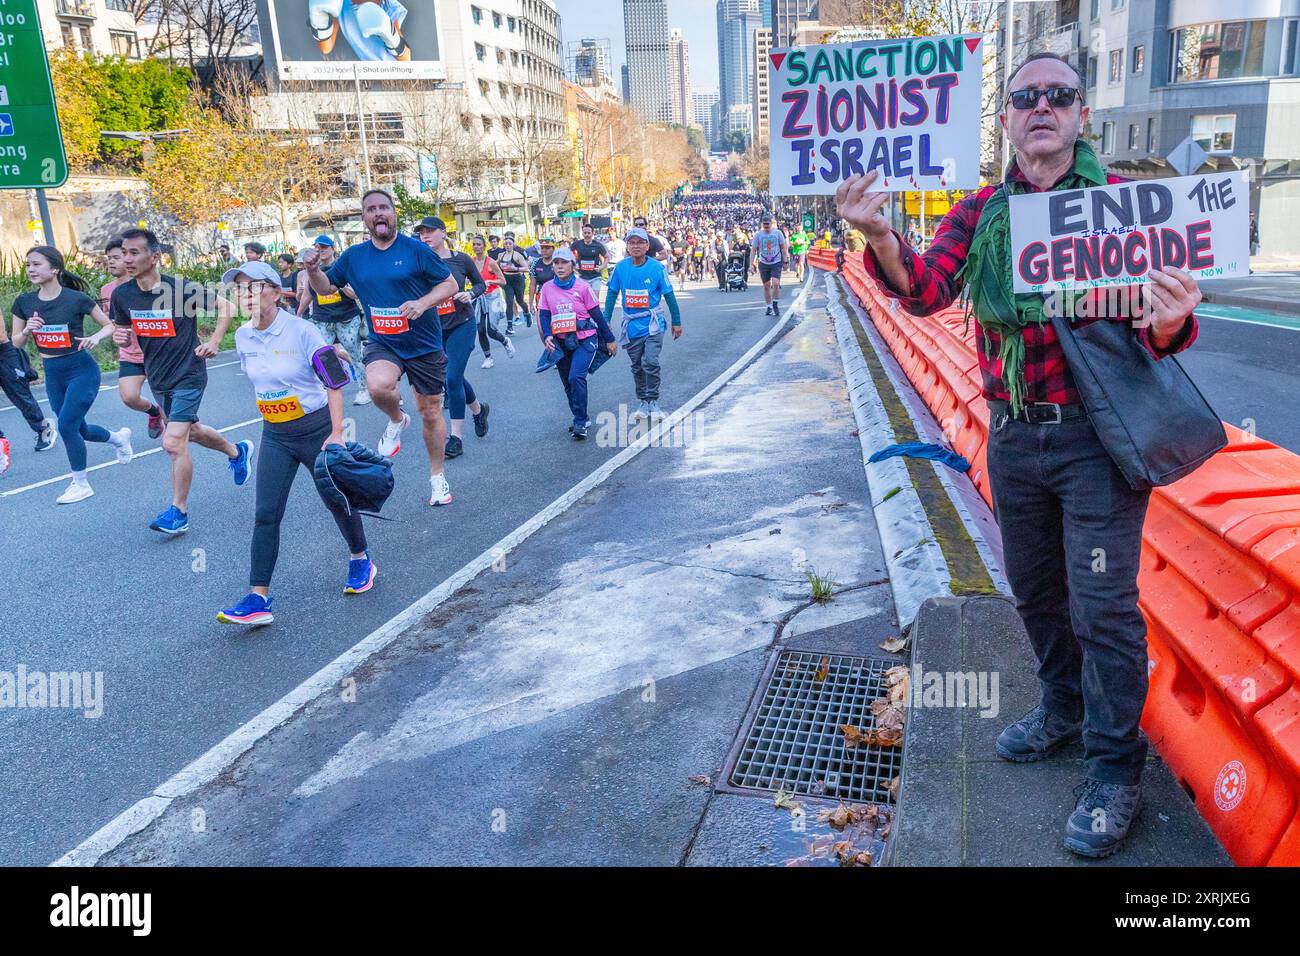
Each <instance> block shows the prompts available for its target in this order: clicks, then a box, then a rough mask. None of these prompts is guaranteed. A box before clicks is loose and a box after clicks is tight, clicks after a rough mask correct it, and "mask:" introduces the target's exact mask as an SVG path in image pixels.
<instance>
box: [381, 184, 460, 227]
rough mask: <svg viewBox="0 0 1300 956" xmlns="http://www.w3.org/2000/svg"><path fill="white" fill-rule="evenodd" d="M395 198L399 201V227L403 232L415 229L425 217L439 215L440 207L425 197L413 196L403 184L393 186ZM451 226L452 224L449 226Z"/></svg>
mask: <svg viewBox="0 0 1300 956" xmlns="http://www.w3.org/2000/svg"><path fill="white" fill-rule="evenodd" d="M392 192H393V198H394V199H396V200H397V225H398V228H400V229H402V230H403V231H405V230H409V229H412V228H414V226H415V224H416V223H417V222H419V221H420V220H421V219H423V218H424V217H425V216H436V215H438V206H437V205H436V204H435V203H433V202H431V201H430V200H428V199H425V198H424V197H423V196H420V195H417V194H413V193H412V192H411V191H410V190H409V189H407V188H406V187H405V186H403V185H402V184H401V183H397V184H396V185H395V186H393V190H392ZM449 225H450V224H449Z"/></svg>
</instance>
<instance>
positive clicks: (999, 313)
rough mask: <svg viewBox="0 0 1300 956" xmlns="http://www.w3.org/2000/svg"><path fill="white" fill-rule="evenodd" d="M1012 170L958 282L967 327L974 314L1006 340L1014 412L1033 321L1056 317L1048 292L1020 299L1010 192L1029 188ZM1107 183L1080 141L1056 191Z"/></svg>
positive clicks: (1004, 357)
mask: <svg viewBox="0 0 1300 956" xmlns="http://www.w3.org/2000/svg"><path fill="white" fill-rule="evenodd" d="M1014 162H1015V160H1014V159H1013V160H1012V163H1013V164H1014ZM1011 169H1012V167H1011V166H1008V167H1007V175H1005V176H1004V177H1003V181H1002V186H1001V187H1000V188H999V189H997V190H995V191H994V193H993V195H992V196H990V197H989V199H988V201H987V202H986V203H985V204H984V209H983V211H982V212H981V213H980V218H979V223H978V224H977V225H976V226H975V235H974V237H973V238H972V239H971V244H970V249H969V251H968V252H967V253H966V262H965V264H964V265H963V266H962V267H961V269H960V271H958V273H957V278H958V279H960V280H961V281H962V283H963V284H964V286H965V290H964V295H965V298H966V324H967V328H969V327H970V317H971V315H972V313H973V314H974V315H975V317H976V318H977V319H979V321H980V325H982V326H983V327H984V328H985V329H987V330H989V331H991V332H996V333H997V334H998V335H999V336H1000V338H1001V342H1002V345H1001V347H1000V348H999V350H998V358H999V359H1001V361H1002V378H1003V380H1004V381H1005V382H1006V383H1007V391H1008V392H1009V393H1010V396H1011V410H1012V413H1013V414H1014V413H1016V412H1018V411H1020V409H1021V408H1023V407H1024V404H1025V340H1024V336H1023V334H1022V333H1023V332H1024V329H1025V327H1026V326H1028V325H1029V324H1030V323H1031V322H1032V323H1034V324H1035V325H1043V324H1044V323H1046V322H1048V321H1050V317H1049V316H1048V315H1047V313H1046V312H1044V310H1043V295H1042V293H1039V292H1031V293H1021V294H1019V295H1017V294H1015V293H1014V292H1013V291H1012V288H1013V287H1012V263H1011V204H1010V202H1009V201H1008V193H1016V194H1019V193H1022V192H1025V191H1026V188H1025V184H1024V183H1020V182H1013V181H1012V180H1011V178H1010V172H1011ZM1105 184H1106V171H1105V170H1104V169H1102V166H1101V163H1100V161H1098V159H1097V154H1096V153H1095V152H1093V150H1092V147H1091V146H1090V145H1088V142H1087V141H1086V140H1084V139H1079V140H1076V141H1075V144H1074V166H1073V167H1072V168H1071V169H1070V172H1069V174H1068V175H1067V176H1065V178H1064V179H1062V180H1061V181H1060V182H1059V183H1057V184H1056V186H1054V187H1053V188H1054V189H1086V188H1087V187H1089V186H1104V185H1105ZM984 348H985V353H984V354H985V355H986V356H987V357H988V358H992V357H993V353H992V349H991V342H990V341H989V338H988V337H987V336H985V337H984Z"/></svg>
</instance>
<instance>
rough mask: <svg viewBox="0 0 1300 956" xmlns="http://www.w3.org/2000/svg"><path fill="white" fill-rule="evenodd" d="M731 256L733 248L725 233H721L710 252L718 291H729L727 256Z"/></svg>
mask: <svg viewBox="0 0 1300 956" xmlns="http://www.w3.org/2000/svg"><path fill="white" fill-rule="evenodd" d="M729 255H731V246H729V245H728V244H727V236H726V234H725V233H722V232H719V233H717V234H716V235H715V236H714V237H713V243H712V246H711V248H710V250H709V260H710V262H711V263H712V265H713V274H714V275H715V276H717V279H718V291H719V292H725V291H726V290H727V256H729Z"/></svg>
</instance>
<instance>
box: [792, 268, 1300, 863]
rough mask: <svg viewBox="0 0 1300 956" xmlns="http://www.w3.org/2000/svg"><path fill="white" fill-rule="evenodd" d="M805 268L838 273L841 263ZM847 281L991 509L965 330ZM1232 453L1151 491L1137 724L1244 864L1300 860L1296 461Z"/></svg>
mask: <svg viewBox="0 0 1300 956" xmlns="http://www.w3.org/2000/svg"><path fill="white" fill-rule="evenodd" d="M813 253H814V254H811V255H810V257H809V261H810V262H812V264H813V265H814V266H815V267H817V268H821V269H828V270H831V269H834V268H835V256H834V253H833V252H830V251H828V250H814V251H813ZM843 274H844V278H845V279H846V281H847V283H848V285H849V287H850V288H851V289H852V290H853V292H854V294H855V295H856V296H857V298H858V300H859V301H860V302H861V303H862V304H863V307H864V308H865V309H866V312H867V314H868V315H869V316H870V317H871V320H872V322H873V324H874V325H875V327H876V329H877V330H878V331H879V333H880V335H881V337H882V338H883V339H884V340H885V342H886V344H888V346H889V348H890V350H891V351H892V352H893V354H894V357H895V358H896V359H897V361H898V364H899V366H900V367H901V368H902V369H903V372H904V374H906V375H907V377H908V379H909V380H910V381H911V382H912V384H913V385H914V386H915V388H916V390H917V393H918V394H919V395H920V396H921V398H922V399H923V400H924V401H925V403H926V406H927V407H928V408H929V409H930V411H931V412H932V413H933V414H934V416H935V420H936V421H938V422H939V424H940V425H941V426H942V427H943V429H944V433H945V437H946V438H947V440H948V442H949V444H950V445H951V446H952V447H953V449H954V450H956V451H957V452H958V453H959V454H961V455H963V456H964V457H965V458H966V459H967V461H969V462H970V463H971V469H970V472H969V473H968V475H969V477H970V480H971V482H972V483H973V484H974V485H975V487H976V488H977V489H978V490H979V492H980V494H981V496H983V498H984V500H985V501H986V502H988V503H989V505H990V506H992V503H993V495H992V489H991V486H990V484H989V479H988V475H987V446H988V414H989V413H988V405H987V404H986V403H985V401H984V399H983V397H982V382H981V376H980V371H979V361H978V356H977V355H976V352H975V330H974V326H973V323H972V325H971V327H970V328H969V329H968V328H966V327H965V317H964V314H963V311H962V309H960V308H958V307H955V306H954V307H950V308H948V309H944V310H943V311H942V312H939V313H937V314H935V315H931V316H925V317H917V316H913V315H910V314H908V313H907V312H906V311H905V310H903V309H902V308H901V307H899V305H898V302H897V301H896V300H894V299H890V298H889V297H888V296H885V295H884V294H883V293H882V292H881V291H880V289H879V288H878V287H877V286H876V284H875V282H874V281H873V280H872V279H871V278H870V277H869V276H868V275H867V274H866V270H865V269H864V268H863V266H862V261H861V256H859V255H856V254H850V255H849V256H848V257H847V258H846V260H845V263H844V273H843ZM1225 427H1226V428H1227V430H1228V437H1229V443H1228V446H1227V447H1226V448H1225V449H1224V450H1223V451H1221V452H1220V453H1219V454H1218V455H1216V456H1214V458H1212V459H1211V460H1210V461H1209V462H1207V463H1206V464H1205V465H1204V466H1202V467H1201V468H1199V469H1198V470H1197V471H1196V472H1194V473H1193V474H1191V475H1189V476H1188V477H1186V478H1184V479H1183V480H1181V481H1178V482H1175V483H1174V484H1172V485H1168V486H1166V487H1163V488H1157V489H1156V490H1155V491H1154V493H1153V494H1152V496H1151V506H1150V509H1149V511H1148V513H1147V521H1146V525H1145V527H1144V528H1143V532H1142V555H1141V569H1140V571H1139V573H1138V583H1139V587H1140V596H1139V602H1138V603H1139V607H1140V608H1141V611H1142V615H1143V617H1144V618H1145V619H1146V622H1147V645H1148V659H1149V663H1148V671H1149V673H1150V680H1151V688H1150V693H1149V694H1148V697H1147V705H1146V710H1145V711H1144V713H1143V718H1142V726H1143V729H1144V730H1145V731H1146V733H1147V735H1148V736H1149V737H1150V738H1151V741H1152V743H1153V744H1154V745H1155V747H1156V748H1157V750H1158V751H1159V752H1160V754H1161V756H1162V757H1163V758H1164V759H1165V762H1166V763H1168V765H1169V767H1170V768H1171V769H1172V770H1173V772H1174V774H1175V775H1176V777H1177V778H1178V780H1179V782H1180V784H1181V785H1182V786H1183V788H1184V789H1185V790H1187V792H1188V793H1189V794H1190V795H1191V797H1192V799H1193V800H1194V801H1195V803H1196V807H1197V810H1198V811H1199V812H1200V813H1201V815H1202V816H1203V817H1205V819H1206V821H1207V822H1208V823H1209V825H1210V826H1211V828H1212V829H1213V830H1214V832H1215V834H1216V835H1217V836H1218V838H1219V840H1220V841H1221V842H1222V843H1223V845H1224V847H1225V849H1227V851H1228V852H1229V853H1230V854H1231V855H1232V858H1233V859H1234V860H1235V861H1236V862H1237V863H1239V864H1242V865H1251V866H1254V865H1265V864H1267V865H1270V866H1297V865H1300V815H1298V813H1300V456H1297V455H1295V454H1292V453H1291V452H1289V451H1287V450H1285V449H1283V448H1279V447H1277V446H1276V445H1274V444H1273V443H1271V442H1268V441H1264V440H1262V439H1260V438H1258V437H1257V436H1254V435H1251V434H1247V433H1245V432H1242V431H1240V430H1239V429H1237V428H1234V427H1232V426H1230V425H1225Z"/></svg>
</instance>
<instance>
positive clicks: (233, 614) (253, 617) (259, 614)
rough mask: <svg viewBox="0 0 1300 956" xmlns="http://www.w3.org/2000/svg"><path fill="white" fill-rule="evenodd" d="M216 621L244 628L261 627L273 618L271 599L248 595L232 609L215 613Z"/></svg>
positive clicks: (258, 595)
mask: <svg viewBox="0 0 1300 956" xmlns="http://www.w3.org/2000/svg"><path fill="white" fill-rule="evenodd" d="M217 620H218V621H220V622H221V623H222V624H243V625H244V626H245V627H261V626H262V625H263V624H270V623H271V622H272V621H274V620H275V618H274V617H273V616H272V615H271V599H270V598H264V597H262V595H260V594H254V593H251V592H250V593H249V594H248V596H247V597H245V598H244V599H243V600H242V601H240V602H239V603H238V604H236V605H235V606H234V607H228V608H226V609H225V610H224V611H218V612H217Z"/></svg>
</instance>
